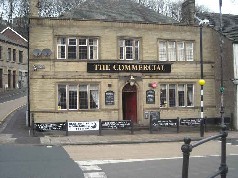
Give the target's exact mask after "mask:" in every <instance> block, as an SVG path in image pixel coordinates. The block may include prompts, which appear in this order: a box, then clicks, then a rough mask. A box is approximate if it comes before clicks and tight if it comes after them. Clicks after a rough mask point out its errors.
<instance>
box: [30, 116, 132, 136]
mask: <svg viewBox="0 0 238 178" xmlns="http://www.w3.org/2000/svg"><path fill="white" fill-rule="evenodd" d="M32 130H33V135H36V131H39V132H44V131H65V133H66V136H68V135H69V132H82V131H97V132H98V133H99V135H102V131H103V130H129V131H130V132H131V134H133V133H134V127H133V123H132V122H131V120H123V121H102V120H101V119H99V121H81V122H68V121H67V120H66V122H56V123H35V122H34V119H32Z"/></svg>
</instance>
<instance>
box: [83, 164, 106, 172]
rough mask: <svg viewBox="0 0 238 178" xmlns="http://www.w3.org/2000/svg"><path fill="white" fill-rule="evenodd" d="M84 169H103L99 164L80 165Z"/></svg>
mask: <svg viewBox="0 0 238 178" xmlns="http://www.w3.org/2000/svg"><path fill="white" fill-rule="evenodd" d="M79 167H80V168H81V169H82V170H83V171H101V170H102V169H101V168H100V167H98V166H97V165H79Z"/></svg>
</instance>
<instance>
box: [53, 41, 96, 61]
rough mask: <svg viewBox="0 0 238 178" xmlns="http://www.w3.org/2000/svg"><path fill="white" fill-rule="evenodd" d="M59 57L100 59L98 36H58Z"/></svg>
mask: <svg viewBox="0 0 238 178" xmlns="http://www.w3.org/2000/svg"><path fill="white" fill-rule="evenodd" d="M57 59H81V60H87V59H88V60H97V59H98V38H94V37H92V38H90V37H89V38H87V37H80V38H76V37H70V38H66V37H59V38H57Z"/></svg>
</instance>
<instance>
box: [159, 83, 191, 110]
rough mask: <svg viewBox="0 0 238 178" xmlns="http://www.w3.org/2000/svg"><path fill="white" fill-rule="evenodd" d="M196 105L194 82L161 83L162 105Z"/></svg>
mask: <svg viewBox="0 0 238 178" xmlns="http://www.w3.org/2000/svg"><path fill="white" fill-rule="evenodd" d="M192 106H194V85H193V84H161V85H160V107H192Z"/></svg>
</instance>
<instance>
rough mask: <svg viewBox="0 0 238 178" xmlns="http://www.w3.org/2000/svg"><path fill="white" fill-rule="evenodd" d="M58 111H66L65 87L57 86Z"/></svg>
mask: <svg viewBox="0 0 238 178" xmlns="http://www.w3.org/2000/svg"><path fill="white" fill-rule="evenodd" d="M58 109H66V85H58Z"/></svg>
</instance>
